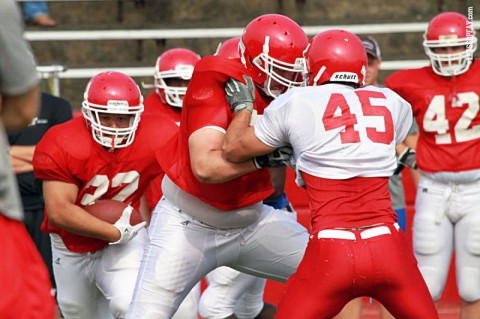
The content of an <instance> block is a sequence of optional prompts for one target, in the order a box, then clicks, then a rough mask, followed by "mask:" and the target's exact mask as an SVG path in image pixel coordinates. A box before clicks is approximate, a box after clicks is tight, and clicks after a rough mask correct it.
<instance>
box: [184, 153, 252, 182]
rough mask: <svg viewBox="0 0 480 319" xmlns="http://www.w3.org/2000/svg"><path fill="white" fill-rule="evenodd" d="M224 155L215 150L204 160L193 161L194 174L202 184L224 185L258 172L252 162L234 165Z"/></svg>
mask: <svg viewBox="0 0 480 319" xmlns="http://www.w3.org/2000/svg"><path fill="white" fill-rule="evenodd" d="M222 154H223V153H222V151H221V150H214V151H211V152H210V153H209V155H208V156H205V157H204V158H203V159H197V160H195V161H192V170H193V173H194V175H195V177H196V178H197V179H198V180H199V181H200V182H202V183H224V182H228V181H230V180H233V179H235V178H238V177H240V176H243V175H245V174H248V173H251V172H253V171H255V170H257V168H256V167H255V165H254V164H253V161H251V160H247V161H244V162H242V163H232V162H229V161H227V160H225V159H224V158H223V156H222Z"/></svg>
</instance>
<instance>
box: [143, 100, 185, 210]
mask: <svg viewBox="0 0 480 319" xmlns="http://www.w3.org/2000/svg"><path fill="white" fill-rule="evenodd" d="M143 105H144V107H145V110H144V111H143V114H142V116H143V117H145V116H149V115H150V114H157V115H163V116H165V117H167V118H169V119H171V120H172V121H173V122H174V123H175V124H177V125H180V118H181V114H182V113H181V108H178V107H172V106H170V105H168V104H166V103H164V102H162V100H161V99H160V97H159V96H158V94H157V92H155V91H152V92H151V93H150V94H149V95H148V96H147V98H146V99H145V101H144V102H143ZM172 129H175V133H176V132H177V131H178V126H177V127H173V126H172ZM159 156H163V154H162V153H160V154H159ZM163 176H165V173H163V172H162V173H161V174H160V175H159V176H157V177H155V179H154V180H153V181H151V182H150V185H149V186H148V188H147V190H146V191H145V199H146V200H147V206H148V209H149V211H150V212H152V211H153V209H154V208H155V206H156V205H157V203H158V201H159V200H160V198H162V195H163V192H162V180H163Z"/></svg>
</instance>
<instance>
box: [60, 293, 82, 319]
mask: <svg viewBox="0 0 480 319" xmlns="http://www.w3.org/2000/svg"><path fill="white" fill-rule="evenodd" d="M57 303H58V306H59V308H60V310H61V311H62V313H63V314H64V315H65V316H66V317H67V318H68V317H72V318H78V317H80V316H81V313H82V311H81V308H82V307H81V306H80V305H78V303H76V302H74V301H69V300H64V299H63V300H62V299H61V298H57Z"/></svg>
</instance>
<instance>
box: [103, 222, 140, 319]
mask: <svg viewBox="0 0 480 319" xmlns="http://www.w3.org/2000/svg"><path fill="white" fill-rule="evenodd" d="M146 242H147V231H146V230H145V229H142V230H140V231H139V232H138V234H137V235H136V236H135V237H134V238H133V239H132V240H131V241H130V242H128V243H126V244H123V245H110V246H107V247H106V248H105V249H104V253H103V255H102V258H101V261H100V263H99V267H98V268H97V272H96V277H95V278H96V282H97V285H98V288H99V289H100V291H102V292H103V294H104V296H105V298H106V299H107V300H108V303H109V307H110V310H111V312H112V313H113V314H114V316H115V317H116V318H117V317H124V316H125V314H126V313H127V310H128V306H129V304H130V301H131V299H132V295H133V290H134V287H135V282H136V280H137V274H138V271H139V269H140V262H141V259H142V255H143V250H144V247H145V245H146Z"/></svg>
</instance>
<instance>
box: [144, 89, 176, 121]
mask: <svg viewBox="0 0 480 319" xmlns="http://www.w3.org/2000/svg"><path fill="white" fill-rule="evenodd" d="M143 106H144V107H145V109H144V111H143V113H142V117H143V118H145V116H147V115H150V114H156V115H163V116H166V117H168V118H169V119H172V120H173V121H174V122H175V123H177V125H178V124H180V118H181V117H182V109H181V108H179V107H172V106H170V105H168V104H166V103H164V102H162V100H161V99H160V97H159V96H158V94H157V92H155V90H153V91H152V92H151V93H150V94H149V95H148V96H147V98H146V99H145V101H144V102H143Z"/></svg>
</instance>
